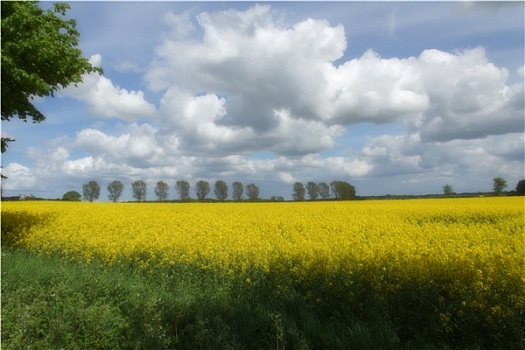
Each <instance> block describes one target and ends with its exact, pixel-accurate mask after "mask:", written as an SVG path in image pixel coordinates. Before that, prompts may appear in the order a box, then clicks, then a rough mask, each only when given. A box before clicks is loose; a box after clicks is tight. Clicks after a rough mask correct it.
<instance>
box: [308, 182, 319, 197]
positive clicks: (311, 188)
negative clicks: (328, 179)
mask: <svg viewBox="0 0 525 350" xmlns="http://www.w3.org/2000/svg"><path fill="white" fill-rule="evenodd" d="M306 192H308V198H310V200H312V201H314V200H316V199H317V197H319V186H318V185H317V184H316V183H315V182H312V181H310V182H308V183H307V184H306Z"/></svg>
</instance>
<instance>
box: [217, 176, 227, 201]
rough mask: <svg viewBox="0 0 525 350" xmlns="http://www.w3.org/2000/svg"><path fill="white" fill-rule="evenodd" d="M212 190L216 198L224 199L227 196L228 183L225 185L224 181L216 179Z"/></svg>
mask: <svg viewBox="0 0 525 350" xmlns="http://www.w3.org/2000/svg"><path fill="white" fill-rule="evenodd" d="M214 192H215V197H217V199H218V200H220V201H224V200H226V198H228V185H226V182H224V181H222V180H218V181H216V182H215V190H214Z"/></svg>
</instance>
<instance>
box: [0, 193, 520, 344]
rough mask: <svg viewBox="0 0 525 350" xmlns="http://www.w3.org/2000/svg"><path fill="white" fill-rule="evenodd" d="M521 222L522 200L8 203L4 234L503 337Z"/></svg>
mask: <svg viewBox="0 0 525 350" xmlns="http://www.w3.org/2000/svg"><path fill="white" fill-rule="evenodd" d="M524 219H525V216H524V202H523V198H522V197H494V198H468V199H424V200H421V199H418V200H399V201H351V202H294V203H140V204H139V203H118V204H115V203H68V202H5V203H2V237H3V240H4V242H10V244H11V245H14V246H18V247H23V248H24V249H27V250H29V251H31V252H35V253H39V254H56V253H59V254H61V255H62V256H63V257H64V258H65V259H71V260H76V261H82V262H86V263H89V262H91V261H93V260H95V261H101V262H102V263H103V264H105V265H108V266H111V265H125V264H132V265H135V266H139V267H140V268H143V269H153V268H159V267H161V268H170V267H173V266H180V265H190V266H193V267H196V268H197V269H199V270H201V271H207V270H210V271H222V272H223V273H224V276H232V278H234V276H242V278H243V283H246V285H247V286H250V285H256V283H257V276H258V275H257V273H258V274H259V275H261V274H262V275H265V274H266V275H272V276H277V278H276V279H277V280H281V281H278V282H276V288H280V286H281V284H283V285H284V281H292V284H293V285H296V286H299V287H300V288H302V289H301V290H302V291H303V293H304V295H305V298H311V299H312V303H314V304H315V303H319V304H320V305H321V306H322V305H323V303H325V305H324V306H325V307H327V308H329V307H331V306H330V304H329V302H330V301H329V300H323V293H325V292H326V291H327V290H331V289H334V288H337V289H338V290H340V291H343V292H341V293H342V294H344V295H345V298H346V299H345V302H349V303H354V304H353V305H354V306H353V307H354V308H358V307H359V300H361V301H362V300H370V299H366V298H365V299H363V296H362V292H363V291H364V290H366V292H367V293H368V295H372V296H373V297H370V298H373V299H374V300H378V301H379V302H380V303H383V304H384V305H386V306H385V307H386V308H387V309H388V308H392V309H393V310H394V309H395V310H394V311H395V312H393V314H395V315H396V316H393V318H394V321H398V322H401V323H402V322H405V321H406V320H403V317H406V318H410V317H417V312H418V311H417V310H416V312H415V313H414V314H407V315H405V316H403V314H400V313H399V310H402V309H403V308H404V307H405V306H404V305H407V303H409V302H411V300H412V302H413V300H414V298H413V296H414V295H416V296H417V298H421V296H422V295H423V297H424V299H425V300H426V301H427V302H428V305H431V307H430V308H429V310H430V311H429V312H431V313H434V314H435V315H434V316H435V318H436V320H438V321H439V324H440V326H441V327H442V328H443V329H444V331H445V332H450V333H451V334H453V333H454V332H457V330H458V329H459V328H461V327H463V328H464V327H466V326H465V324H466V325H470V326H469V327H475V328H476V329H478V331H479V329H487V331H493V332H494V337H496V338H500V339H503V338H504V337H506V336H509V332H510V330H509V328H512V327H514V326H515V325H516V324H518V325H525V321H524V319H525V233H524V231H525V230H524V229H525V227H524V226H525V225H524ZM254 271H256V272H257V273H255V272H254ZM283 288H285V287H283ZM323 291H325V292H323ZM360 293H361V294H360ZM342 294H341V295H342ZM367 298H369V297H367ZM325 299H326V298H325ZM418 303H420V304H419V305H420V306H422V307H425V306H426V305H427V304H425V301H421V300H419V301H418ZM361 306H362V307H366V305H361ZM421 312H424V310H421ZM396 317H397V319H395V318H396ZM509 320H510V321H509ZM516 320H518V321H516ZM509 325H511V326H509ZM483 327H485V328H483Z"/></svg>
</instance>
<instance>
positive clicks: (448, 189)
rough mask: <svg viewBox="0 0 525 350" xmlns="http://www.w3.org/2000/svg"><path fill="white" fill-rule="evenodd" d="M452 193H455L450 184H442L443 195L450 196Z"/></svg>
mask: <svg viewBox="0 0 525 350" xmlns="http://www.w3.org/2000/svg"><path fill="white" fill-rule="evenodd" d="M454 193H455V192H454V190H453V189H452V186H450V185H448V184H447V185H445V186H443V194H444V195H445V196H451V195H453V194H454Z"/></svg>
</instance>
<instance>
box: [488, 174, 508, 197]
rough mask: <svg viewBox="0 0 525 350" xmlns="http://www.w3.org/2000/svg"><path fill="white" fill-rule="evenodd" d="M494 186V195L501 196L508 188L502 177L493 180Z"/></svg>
mask: <svg viewBox="0 0 525 350" xmlns="http://www.w3.org/2000/svg"><path fill="white" fill-rule="evenodd" d="M492 181H493V186H492V189H493V190H494V194H496V195H500V194H502V193H503V190H504V189H505V188H506V187H507V181H506V180H505V179H504V178H502V177H499V176H498V177H495V178H494V179H492Z"/></svg>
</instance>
